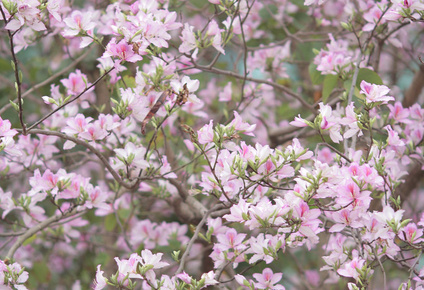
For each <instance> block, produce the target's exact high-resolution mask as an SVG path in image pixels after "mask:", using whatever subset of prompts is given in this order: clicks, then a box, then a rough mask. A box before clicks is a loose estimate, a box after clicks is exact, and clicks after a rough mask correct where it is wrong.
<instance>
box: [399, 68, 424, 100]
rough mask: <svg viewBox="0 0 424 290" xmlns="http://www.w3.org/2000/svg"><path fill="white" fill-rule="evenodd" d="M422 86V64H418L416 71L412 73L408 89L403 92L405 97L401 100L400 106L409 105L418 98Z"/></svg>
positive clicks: (423, 69)
mask: <svg viewBox="0 0 424 290" xmlns="http://www.w3.org/2000/svg"><path fill="white" fill-rule="evenodd" d="M423 87H424V64H422V65H420V67H419V69H418V71H417V72H416V73H415V75H414V79H413V80H412V83H411V85H410V86H409V88H408V90H406V92H405V97H404V98H403V101H402V106H404V107H410V106H412V105H413V104H415V103H416V102H417V100H418V97H419V96H420V94H421V91H422V90H423Z"/></svg>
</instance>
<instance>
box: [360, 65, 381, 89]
mask: <svg viewBox="0 0 424 290" xmlns="http://www.w3.org/2000/svg"><path fill="white" fill-rule="evenodd" d="M362 81H366V82H368V83H371V84H376V85H382V84H383V81H382V80H381V78H380V76H379V75H378V74H377V73H376V72H375V71H373V70H370V69H368V68H360V69H359V72H358V78H357V79H356V86H357V87H358V88H360V87H361V82H362Z"/></svg>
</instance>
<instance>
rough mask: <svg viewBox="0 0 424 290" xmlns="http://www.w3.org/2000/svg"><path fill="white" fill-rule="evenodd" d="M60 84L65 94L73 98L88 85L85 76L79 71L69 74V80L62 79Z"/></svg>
mask: <svg viewBox="0 0 424 290" xmlns="http://www.w3.org/2000/svg"><path fill="white" fill-rule="evenodd" d="M60 82H61V83H62V84H63V86H64V87H65V88H66V89H67V94H68V95H73V96H76V95H78V94H80V93H82V92H83V91H84V90H85V89H86V88H87V87H88V86H89V85H90V83H89V82H88V79H87V76H86V75H85V74H83V73H82V72H81V71H80V70H79V69H77V70H76V71H75V72H74V73H70V74H69V78H67V79H62V80H61V81H60Z"/></svg>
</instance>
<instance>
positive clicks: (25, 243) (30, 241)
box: [22, 235, 37, 246]
mask: <svg viewBox="0 0 424 290" xmlns="http://www.w3.org/2000/svg"><path fill="white" fill-rule="evenodd" d="M36 238H37V235H32V236H31V237H29V238H28V239H26V240H25V242H24V243H23V244H22V245H23V246H27V245H29V244H31V243H32V242H33V241H34V240H35V239H36Z"/></svg>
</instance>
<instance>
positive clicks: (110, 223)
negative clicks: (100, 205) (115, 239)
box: [105, 214, 116, 232]
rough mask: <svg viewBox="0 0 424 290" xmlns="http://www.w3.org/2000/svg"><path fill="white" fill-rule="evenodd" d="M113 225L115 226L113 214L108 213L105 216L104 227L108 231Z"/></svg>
mask: <svg viewBox="0 0 424 290" xmlns="http://www.w3.org/2000/svg"><path fill="white" fill-rule="evenodd" d="M115 227H116V218H115V215H113V214H110V215H108V216H106V218H105V229H106V230H107V231H108V232H111V231H113V230H114V229H115Z"/></svg>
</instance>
